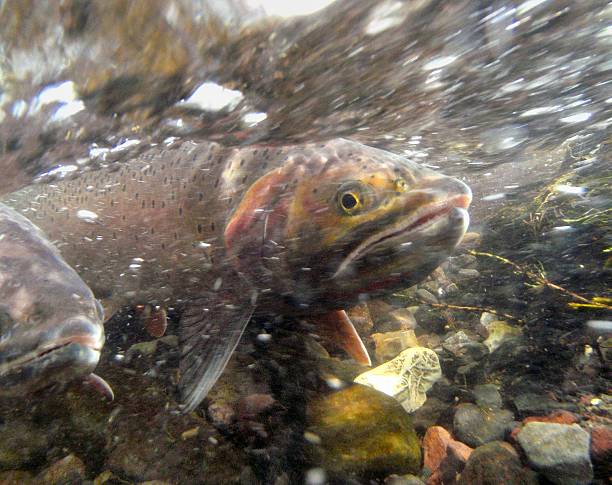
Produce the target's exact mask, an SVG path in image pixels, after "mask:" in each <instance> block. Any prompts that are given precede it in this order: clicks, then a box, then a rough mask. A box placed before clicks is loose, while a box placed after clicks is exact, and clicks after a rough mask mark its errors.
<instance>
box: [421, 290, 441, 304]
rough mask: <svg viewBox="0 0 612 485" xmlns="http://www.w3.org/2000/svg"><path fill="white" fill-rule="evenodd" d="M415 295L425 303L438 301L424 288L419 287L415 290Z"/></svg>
mask: <svg viewBox="0 0 612 485" xmlns="http://www.w3.org/2000/svg"><path fill="white" fill-rule="evenodd" d="M417 297H418V298H420V299H421V300H423V301H424V302H425V303H438V299H437V298H436V297H435V295H433V294H432V293H430V292H429V291H427V290H426V289H425V288H419V289H418V290H417Z"/></svg>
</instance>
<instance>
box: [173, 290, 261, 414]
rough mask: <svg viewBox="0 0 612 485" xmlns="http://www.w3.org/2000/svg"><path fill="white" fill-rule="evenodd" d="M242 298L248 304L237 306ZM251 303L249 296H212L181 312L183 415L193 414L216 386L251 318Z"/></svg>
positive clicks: (237, 293)
mask: <svg viewBox="0 0 612 485" xmlns="http://www.w3.org/2000/svg"><path fill="white" fill-rule="evenodd" d="M238 295H240V298H239V297H238ZM243 296H246V297H247V300H248V301H246V302H245V301H242V302H241V303H239V301H240V300H241V299H242V297H243ZM253 300H254V299H253V298H250V299H249V298H248V293H246V294H245V293H240V292H237V291H236V292H235V294H232V293H227V292H211V293H210V294H208V295H207V296H206V297H202V298H200V299H198V300H196V301H192V302H190V304H189V306H188V307H187V308H186V309H185V311H184V312H183V315H182V316H181V321H180V328H181V362H180V371H181V377H180V381H179V389H180V393H181V400H182V403H183V406H182V411H183V412H185V413H187V412H190V411H193V410H194V409H195V408H196V407H197V406H198V404H200V402H201V401H202V399H204V397H206V394H207V393H208V391H210V389H211V387H212V386H213V385H214V384H215V382H217V379H218V378H219V376H220V375H221V373H222V372H223V369H224V368H225V366H226V365H227V363H228V361H229V359H230V357H231V355H232V353H233V351H234V349H235V348H236V346H237V345H238V341H239V340H240V337H241V336H242V333H243V332H244V329H245V327H246V326H247V323H249V320H250V318H251V315H252V314H253V310H254V308H255V306H254V301H253Z"/></svg>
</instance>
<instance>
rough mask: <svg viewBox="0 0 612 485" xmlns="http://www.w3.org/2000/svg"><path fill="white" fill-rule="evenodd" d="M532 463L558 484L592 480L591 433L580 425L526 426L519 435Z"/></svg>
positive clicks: (518, 438) (519, 440) (585, 482)
mask: <svg viewBox="0 0 612 485" xmlns="http://www.w3.org/2000/svg"><path fill="white" fill-rule="evenodd" d="M517 440H518V442H519V444H520V445H521V448H522V449H523V451H524V452H525V455H526V456H527V459H528V461H529V464H530V465H531V467H532V468H534V469H535V470H537V471H539V472H541V473H542V474H543V475H544V476H545V477H546V478H547V479H548V480H550V481H551V482H552V483H555V484H557V485H583V484H584V485H587V484H589V483H591V481H592V480H593V467H592V465H591V459H590V449H589V433H587V432H586V431H584V430H583V429H582V428H581V427H580V426H578V425H577V424H571V425H567V424H557V423H541V422H531V423H527V424H526V425H525V426H523V428H522V429H521V430H520V431H519V433H518V434H517Z"/></svg>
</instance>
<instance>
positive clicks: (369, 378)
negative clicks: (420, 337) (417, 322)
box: [355, 347, 442, 413]
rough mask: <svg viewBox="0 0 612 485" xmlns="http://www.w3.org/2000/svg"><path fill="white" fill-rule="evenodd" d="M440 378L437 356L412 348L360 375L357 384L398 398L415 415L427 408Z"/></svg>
mask: <svg viewBox="0 0 612 485" xmlns="http://www.w3.org/2000/svg"><path fill="white" fill-rule="evenodd" d="M440 377H442V370H441V368H440V362H439V360H438V356H437V355H436V353H435V352H434V351H433V350H431V349H428V348H426V347H412V348H409V349H406V350H404V351H403V352H402V353H400V354H399V355H398V356H397V357H396V358H395V359H392V360H390V361H389V362H385V363H384V364H382V365H379V366H378V367H375V368H374V369H372V370H369V371H367V372H364V373H363V374H360V375H358V376H357V377H356V378H355V382H356V383H357V384H363V385H364V386H368V387H372V388H374V389H376V390H377V391H380V392H382V393H384V394H387V395H388V396H392V397H394V398H395V399H397V400H398V401H399V402H400V404H401V405H402V407H403V408H404V409H405V410H406V411H407V412H409V413H411V412H413V411H416V410H417V409H418V408H420V407H421V406H422V405H423V403H424V402H425V400H426V399H427V396H426V392H427V391H428V390H429V389H430V388H431V386H432V385H433V384H434V382H436V381H437V380H438V379H439V378H440Z"/></svg>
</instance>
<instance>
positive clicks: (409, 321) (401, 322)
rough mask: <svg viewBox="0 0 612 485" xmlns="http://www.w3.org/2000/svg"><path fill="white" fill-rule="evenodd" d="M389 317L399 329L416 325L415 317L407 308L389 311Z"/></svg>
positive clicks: (407, 328) (411, 327)
mask: <svg viewBox="0 0 612 485" xmlns="http://www.w3.org/2000/svg"><path fill="white" fill-rule="evenodd" d="M389 319H390V320H391V323H392V324H394V326H396V327H397V328H398V329H399V330H412V329H415V328H416V327H417V321H416V318H414V314H413V312H412V311H410V310H409V309H408V308H398V309H397V310H393V311H392V312H390V313H389Z"/></svg>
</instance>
